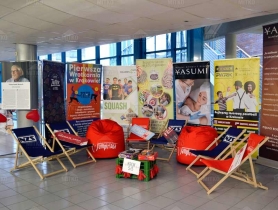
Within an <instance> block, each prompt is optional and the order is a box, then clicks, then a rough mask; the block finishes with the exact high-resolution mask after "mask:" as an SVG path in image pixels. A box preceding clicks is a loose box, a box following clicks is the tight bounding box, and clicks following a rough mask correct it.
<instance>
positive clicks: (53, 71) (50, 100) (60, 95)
mask: <svg viewBox="0 0 278 210" xmlns="http://www.w3.org/2000/svg"><path fill="white" fill-rule="evenodd" d="M64 84H65V64H64V63H58V62H52V61H45V60H44V61H43V105H44V107H43V114H44V121H45V123H58V122H63V121H65V120H66V115H65V103H64V98H65V96H64V90H65V89H64V87H65V86H64Z"/></svg>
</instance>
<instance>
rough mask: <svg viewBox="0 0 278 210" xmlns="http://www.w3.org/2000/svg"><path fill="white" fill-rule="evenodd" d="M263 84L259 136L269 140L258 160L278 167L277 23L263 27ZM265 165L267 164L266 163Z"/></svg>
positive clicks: (260, 152) (262, 148)
mask: <svg viewBox="0 0 278 210" xmlns="http://www.w3.org/2000/svg"><path fill="white" fill-rule="evenodd" d="M263 31H264V34H263V82H262V109H261V117H260V134H261V135H264V136H269V137H270V139H269V140H268V142H267V143H265V144H264V145H263V146H262V147H261V149H260V151H259V155H260V157H259V160H260V158H261V157H262V158H266V159H268V160H273V161H275V163H274V164H272V165H275V167H277V166H278V162H276V161H278V124H277V121H278V103H277V102H278V91H277V87H278V23H276V24H272V25H267V26H264V27H263ZM266 164H267V165H268V164H269V163H266Z"/></svg>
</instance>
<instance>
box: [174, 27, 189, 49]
mask: <svg viewBox="0 0 278 210" xmlns="http://www.w3.org/2000/svg"><path fill="white" fill-rule="evenodd" d="M176 40H177V42H176V44H177V46H176V48H182V47H187V43H186V31H179V32H177V33H176Z"/></svg>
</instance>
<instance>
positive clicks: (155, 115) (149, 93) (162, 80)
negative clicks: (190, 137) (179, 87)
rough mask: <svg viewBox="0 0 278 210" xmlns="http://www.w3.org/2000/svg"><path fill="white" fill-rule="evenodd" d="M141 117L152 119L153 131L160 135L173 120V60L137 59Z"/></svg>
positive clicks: (139, 111) (139, 112)
mask: <svg viewBox="0 0 278 210" xmlns="http://www.w3.org/2000/svg"><path fill="white" fill-rule="evenodd" d="M136 68H137V82H138V91H139V92H138V98H139V105H138V107H139V110H138V115H139V117H149V118H151V131H152V132H154V133H160V132H161V130H162V129H163V128H164V125H165V123H166V121H167V119H173V118H174V113H173V107H174V97H173V63H172V59H171V58H164V59H137V60H136Z"/></svg>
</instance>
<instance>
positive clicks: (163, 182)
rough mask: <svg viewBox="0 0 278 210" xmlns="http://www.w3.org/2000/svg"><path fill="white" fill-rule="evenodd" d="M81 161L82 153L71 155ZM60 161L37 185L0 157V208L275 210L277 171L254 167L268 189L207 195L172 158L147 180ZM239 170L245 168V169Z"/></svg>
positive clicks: (241, 187) (232, 184)
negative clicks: (62, 165)
mask: <svg viewBox="0 0 278 210" xmlns="http://www.w3.org/2000/svg"><path fill="white" fill-rule="evenodd" d="M0 139H1V140H0V142H1V141H2V140H3V139H4V141H5V142H6V141H8V139H9V137H6V136H5V135H3V134H0ZM9 140H11V139H9ZM0 144H1V150H5V144H4V143H3V142H2V143H0ZM9 148H10V146H9V147H7V149H9ZM13 148H14V147H13ZM159 152H160V154H161V151H159ZM84 158H86V155H85V154H83V155H80V156H77V157H76V159H84ZM20 159H23V158H22V157H21V158H20ZM62 160H63V162H64V163H65V164H66V166H67V167H68V169H69V171H68V172H67V173H61V174H58V175H55V176H52V177H49V178H46V179H45V180H43V181H41V180H40V179H39V176H38V175H37V174H36V173H35V171H34V170H33V168H31V167H29V168H26V169H22V170H20V171H16V172H14V173H10V172H9V171H10V168H12V167H13V163H14V155H9V156H1V157H0V182H1V183H0V210H7V209H11V210H25V209H32V210H39V209H49V210H58V209H65V210H84V209H87V210H89V209H99V210H122V209H132V210H157V209H165V210H166V209H167V210H193V209H195V210H226V209H229V210H277V209H278V170H275V169H271V168H267V167H264V166H261V165H256V164H255V169H256V173H257V177H258V179H259V181H261V182H263V183H264V184H265V185H267V186H268V187H269V190H268V191H265V190H261V189H255V188H253V187H252V186H249V185H247V184H244V183H242V182H239V181H237V180H233V179H229V180H227V181H226V182H224V183H223V184H222V185H221V186H220V187H219V188H218V189H217V190H216V191H215V192H213V193H212V194H211V195H209V196H208V195H207V194H206V191H205V190H204V189H203V188H202V187H201V186H200V185H199V184H198V183H197V182H196V178H195V176H193V175H192V174H191V173H189V172H187V171H186V170H185V166H184V165H181V164H178V163H177V162H176V160H175V157H173V158H172V160H171V162H169V163H168V162H163V161H157V164H158V167H159V169H160V172H159V174H158V176H157V177H156V178H155V179H153V180H151V181H149V182H142V181H138V180H135V179H133V180H132V179H124V178H122V179H117V178H115V166H116V161H115V159H103V160H97V163H93V164H89V165H85V166H80V167H78V168H76V169H74V168H73V167H72V166H71V165H70V164H69V162H68V161H67V160H66V159H62ZM58 167H59V165H58V164H57V162H56V161H50V162H48V163H47V164H46V163H43V164H40V165H39V168H40V170H42V171H45V172H46V171H52V170H55V169H57V168H58ZM245 168H246V170H247V165H246V166H245ZM196 169H197V170H200V169H201V168H196ZM217 180H219V176H217V175H215V174H214V175H212V176H211V177H210V178H208V179H207V180H206V183H208V184H210V185H212V184H213V183H214V182H215V181H217Z"/></svg>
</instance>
